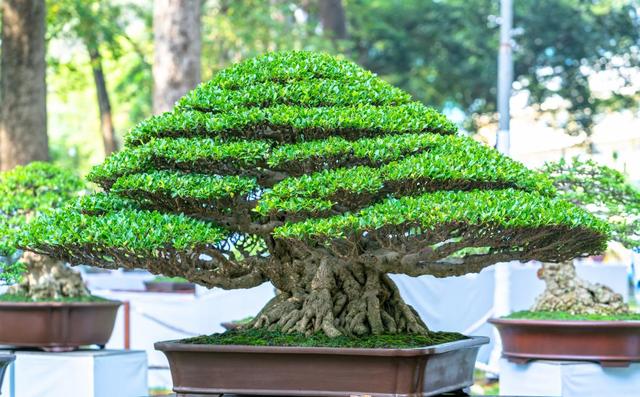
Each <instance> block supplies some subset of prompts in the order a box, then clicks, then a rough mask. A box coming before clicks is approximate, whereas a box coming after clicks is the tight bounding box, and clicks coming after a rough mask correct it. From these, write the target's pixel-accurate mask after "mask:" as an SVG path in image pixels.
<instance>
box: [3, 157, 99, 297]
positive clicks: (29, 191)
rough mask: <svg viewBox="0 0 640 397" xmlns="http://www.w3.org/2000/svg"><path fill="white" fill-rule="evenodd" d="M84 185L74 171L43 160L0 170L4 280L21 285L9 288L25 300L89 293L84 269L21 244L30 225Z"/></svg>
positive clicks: (77, 295)
mask: <svg viewBox="0 0 640 397" xmlns="http://www.w3.org/2000/svg"><path fill="white" fill-rule="evenodd" d="M83 188H84V184H83V183H82V181H81V180H80V179H79V178H78V177H76V176H74V175H73V174H71V173H70V172H69V171H66V170H62V169H60V168H58V167H56V166H54V165H51V164H48V163H42V162H32V163H30V164H29V165H27V166H17V167H15V168H14V169H12V170H11V171H6V172H3V173H0V279H3V280H4V281H9V282H14V281H19V282H18V283H17V284H15V285H13V286H12V287H10V288H9V290H8V291H7V293H9V294H13V295H20V296H24V297H26V299H33V300H43V299H45V300H47V299H48V300H53V299H60V298H65V297H79V296H86V295H88V294H89V292H88V290H87V288H86V287H85V285H84V283H83V281H82V278H81V277H80V274H79V273H76V272H75V271H73V270H71V269H70V268H68V267H67V266H66V265H65V264H64V263H63V262H60V261H58V260H55V259H53V258H50V257H48V256H43V255H38V254H34V253H32V252H23V251H21V250H19V249H18V248H17V246H18V244H19V240H20V238H21V236H20V234H21V232H22V230H23V229H24V227H25V225H26V224H27V223H28V222H30V221H31V220H32V219H33V218H34V217H35V216H36V215H37V214H39V213H41V212H46V211H51V209H53V208H57V207H60V206H62V205H63V204H64V203H66V202H67V201H69V200H70V199H71V198H73V197H76V196H77V195H78V193H79V191H80V190H81V189H83Z"/></svg>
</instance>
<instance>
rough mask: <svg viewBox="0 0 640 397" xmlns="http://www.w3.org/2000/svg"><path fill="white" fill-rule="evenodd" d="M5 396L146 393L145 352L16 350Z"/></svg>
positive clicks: (91, 396) (129, 395)
mask: <svg viewBox="0 0 640 397" xmlns="http://www.w3.org/2000/svg"><path fill="white" fill-rule="evenodd" d="M13 353H14V354H15V355H16V361H15V362H14V363H13V364H12V365H11V367H10V368H9V371H8V372H7V374H6V378H5V381H4V385H3V387H2V397H43V396H47V397H138V396H146V395H147V394H148V389H147V355H146V353H145V352H144V351H126V350H84V351H75V352H69V353H46V352H39V351H15V352H13Z"/></svg>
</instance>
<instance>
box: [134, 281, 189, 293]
mask: <svg viewBox="0 0 640 397" xmlns="http://www.w3.org/2000/svg"><path fill="white" fill-rule="evenodd" d="M144 288H145V290H146V291H149V292H183V293H194V292H195V291H196V285H195V284H194V283H188V282H173V281H145V282H144Z"/></svg>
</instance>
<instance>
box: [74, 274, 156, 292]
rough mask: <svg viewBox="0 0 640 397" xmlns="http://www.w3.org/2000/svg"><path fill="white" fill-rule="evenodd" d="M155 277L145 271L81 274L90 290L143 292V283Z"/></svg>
mask: <svg viewBox="0 0 640 397" xmlns="http://www.w3.org/2000/svg"><path fill="white" fill-rule="evenodd" d="M155 277H156V276H154V275H153V274H151V273H148V272H146V271H135V272H125V271H123V270H112V271H109V272H105V273H83V274H82V279H83V280H84V282H85V284H86V285H87V287H88V288H89V289H90V290H92V291H93V290H105V289H110V290H137V291H144V289H145V287H144V282H145V281H149V280H153V279H154V278H155Z"/></svg>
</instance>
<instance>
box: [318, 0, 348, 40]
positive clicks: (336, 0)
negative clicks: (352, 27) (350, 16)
mask: <svg viewBox="0 0 640 397" xmlns="http://www.w3.org/2000/svg"><path fill="white" fill-rule="evenodd" d="M319 3H320V21H321V22H322V29H323V33H324V34H325V35H326V36H327V37H329V38H330V39H332V40H344V39H346V38H347V18H346V16H345V13H344V7H343V6H342V0H320V1H319Z"/></svg>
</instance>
